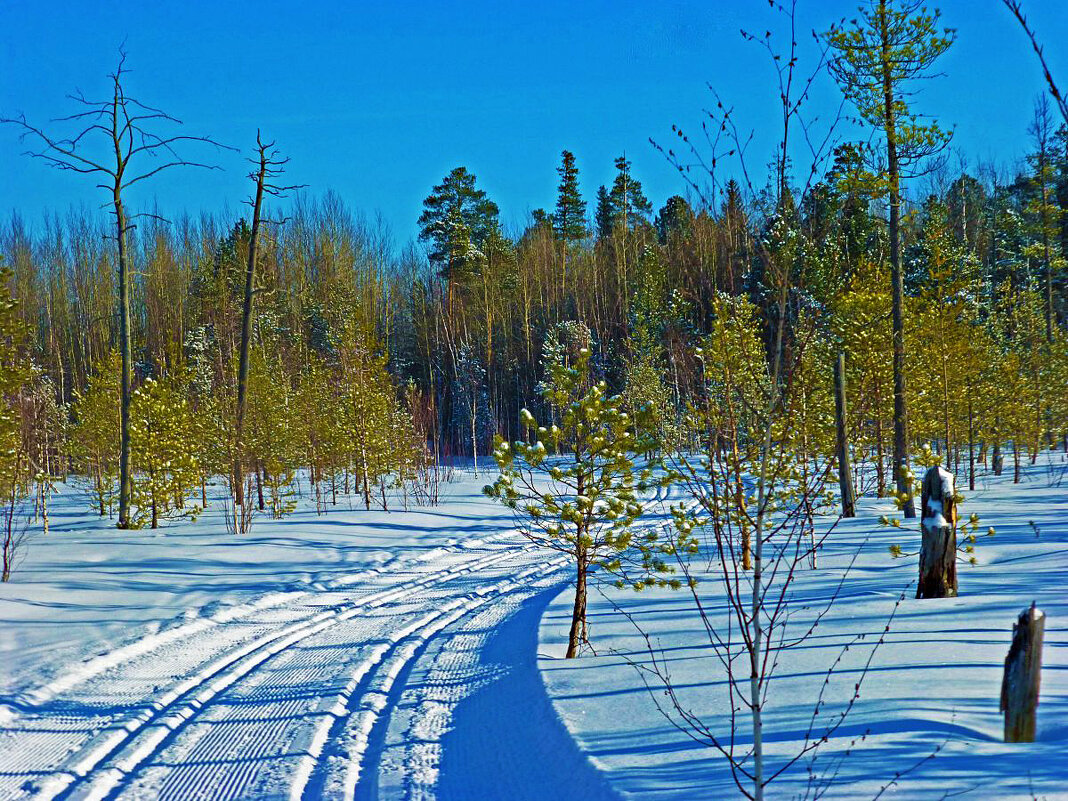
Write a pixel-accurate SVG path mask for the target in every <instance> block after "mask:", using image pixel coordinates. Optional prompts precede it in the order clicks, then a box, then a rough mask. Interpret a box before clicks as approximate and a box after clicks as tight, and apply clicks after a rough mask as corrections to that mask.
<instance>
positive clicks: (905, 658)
mask: <svg viewBox="0 0 1068 801" xmlns="http://www.w3.org/2000/svg"><path fill="white" fill-rule="evenodd" d="M1055 458H1057V459H1061V458H1062V456H1061V455H1060V454H1057V455H1056V456H1055ZM1058 464H1060V463H1058ZM1053 475H1054V474H1053V473H1052V472H1050V471H1049V469H1048V468H1047V467H1046V466H1044V465H1042V464H1040V465H1039V466H1037V467H1034V468H1031V469H1028V470H1026V471H1025V484H1024V485H1023V486H1021V487H1014V486H1013V485H1012V483H1011V476H1008V475H1007V476H1005V477H1004V478H1002V479H998V480H990V479H988V480H985V481H983V482H982V483H983V486H981V488H980V490H979V491H977V492H976V493H973V494H970V497H968V498H967V499H966V501H965V503H964V506H963V511H964V512H965V514H969V513H971V512H977V513H978V514H979V515H980V516H981V517H982V519H983V522H984V527H985V526H986V525H993V526H995V527H996V528H997V535H996V536H995V537H993V538H984V537H979V543H978V544H977V546H976V557H977V559H978V565H976V566H969V565H966V564H962V565H961V569H960V588H961V595H960V597H958V598H952V599H944V600H924V601H915V600H913V599H912V598H911V596H909V597H907V598H906V600H905V601H904V602H903V603H902V605H901V607H900V609H899V611H898V614H897V617H896V618H895V620H894V623H893V626H892V630H891V633H890V635H888V641H887V643H886V644H885V645H884V646H883V647H882V648H881V649H880V650H879V651H878V652H877V654H876V657H875V660H874V662H873V667H872V671H871V673H870V675H869V676H868V678H867V680H866V682H865V683H864V686H863V692H862V697H861V701H860V703H859V704H858V706H857V707H856V708H855V710H854V712H853V713H852V714H851V715H850V717H849V718H848V720H847V722H846V724H845V725H844V726H843V728H842V729H840V730H839V731H838V733H837V735H836V736H835V737H834V738H832V740H831V742H830V743H829V744H828V746H827V749H828V751H827V753H826V755H824V756H821V757H820V759H819V760H818V761H817V763H816V769H817V772H819V771H820V765H821V764H827V763H830V762H831V761H832V759H831V757H832V756H833V754H834V753H840V752H841V751H842V749H843V747H844V744H845V743H847V742H848V741H849V740H850V739H852V738H855V737H859V735H860V734H861V733H862V732H864V731H865V730H867V729H870V730H871V734H870V735H868V737H867V738H866V741H865V742H864V743H863V744H861V745H860V747H858V748H857V749H856V751H855V753H854V754H853V755H851V756H850V757H849V758H848V759H846V760H844V761H843V762H842V764H841V766H840V768H839V772H838V776H837V779H836V781H835V783H834V784H833V785H832V786H831V788H830V791H829V792H828V794H827V797H839V798H842V797H849V798H853V797H870V796H872V795H874V794H875V792H877V791H878V789H879V787H881V786H882V785H883V784H886V783H887V782H888V781H890V780H891V779H892V778H893V775H894V773H895V772H896V771H900V770H905V769H906V768H909V767H910V766H911V765H914V764H916V763H917V762H920V761H921V760H924V758H925V757H927V756H928V755H929V754H931V753H932V752H933V751H934V750H935V749H939V751H938V753H937V756H935V757H934V758H933V759H929V760H926V761H923V762H922V764H919V766H918V767H916V768H915V769H913V770H910V771H909V772H908V773H907V774H906V775H905V776H903V777H902V778H901V780H900V782H899V785H898V786H895V787H893V788H892V790H891V791H888V793H887V795H886V796H884V797H893V798H930V797H940V796H941V795H942V794H943V793H945V792H947V791H949V792H955V791H958V790H966V789H969V788H971V792H970V795H969V797H977V798H998V799H1001V798H1007V799H1011V798H1025V797H1026V798H1030V797H1032V794H1033V795H1037V796H1039V797H1047V798H1057V797H1062V798H1063V797H1065V795H1064V791H1063V789H1062V787H1063V785H1064V783H1065V781H1066V775H1068V768H1066V767H1065V766H1064V764H1063V759H1062V754H1063V751H1064V747H1065V741H1066V740H1068V670H1066V669H1065V666H1066V662H1068V659H1066V655H1068V654H1066V640H1068V637H1066V627H1065V625H1064V623H1063V621H1064V620H1065V619H1066V615H1068V599H1066V598H1065V597H1064V592H1063V587H1064V584H1065V581H1066V579H1068V547H1066V545H1068V542H1066V541H1068V484H1066V485H1065V486H1062V487H1051V486H1049V484H1050V478H1051V476H1053ZM492 478H493V475H492V474H490V475H487V474H483V475H481V476H478V477H475V476H473V475H471V474H470V473H469V472H461V473H460V474H459V480H458V481H456V482H454V483H450V484H447V485H445V486H444V487H443V497H444V498H445V501H444V503H443V504H442V505H440V506H437V507H433V508H423V509H412V510H411V511H399V509H400V503H399V499H394V500H393V501H391V508H394V509H395V511H392V512H389V513H386V512H380V511H371V512H367V511H364V510H363V509H362V508H361V507H360V499H358V498H354V499H352V501H351V502H350V501H349V500H348V499H343V500H342V501H341V502H340V504H339V506H338V507H336V508H334V509H332V510H331V512H330V514H328V515H326V516H323V517H320V516H317V515H316V514H315V513H314V511H313V509H311V508H309V506H310V503H309V502H305V503H302V504H301V506H300V508H299V510H298V512H297V513H295V514H294V515H292V516H291V517H289V518H287V519H285V520H280V521H276V520H271V519H269V518H268V517H261V518H258V519H257V520H256V522H255V525H254V527H253V530H252V532H251V533H250V534H249V535H245V536H237V537H235V536H230V535H226V534H225V533H222V532H223V531H224V527H223V524H222V521H221V518H220V509H219V506H220V504H219V503H218V499H216V500H215V501H213V502H212V504H211V506H210V508H209V509H208V511H207V512H206V513H205V514H204V515H203V516H202V517H201V518H200V519H199V520H198V521H197V522H196V523H195V524H194V523H189V522H176V523H172V524H169V525H168V526H167V527H166V528H164V529H161V530H160V531H158V532H151V531H137V532H121V531H117V530H115V529H114V528H113V527H112V525H111V522H110V521H107V520H104V521H101V520H99V519H98V518H96V517H95V515H93V514H92V513H90V512H89V511H87V510H86V504H85V501H84V497H83V495H82V494H81V493H80V492H79V491H77V490H76V489H74V488H64V489H65V491H64V493H63V494H62V495H60V496H59V497H57V498H55V501H54V505H53V509H52V530H51V532H50V533H49V534H48V535H47V536H38V537H36V538H35V539H34V540H33V541H32V542H31V544H30V547H29V550H28V552H27V556H26V559H25V561H24V563H23V564H22V565H21V567H20V569H19V570H17V571H16V573H15V575H14V578H13V581H12V582H10V583H8V584H6V585H0V799H9V798H10V799H15V798H25V797H33V798H55V797H62V798H188V797H191V796H193V795H196V796H197V797H214V798H263V797H271V798H284V797H289V798H301V797H303V798H319V797H329V798H364V797H379V798H385V799H392V798H412V799H431V798H442V799H479V800H480V801H481V799H494V798H508V799H510V800H511V801H526V799H535V798H537V799H545V798H560V799H570V798H581V799H583V800H584V801H602V800H603V799H618V798H636V797H640V798H642V799H645V798H650V799H684V798H685V799H691V798H730V797H736V795H737V791H736V789H735V788H734V787H733V785H732V783H731V780H730V777H729V775H728V773H727V772H726V771H725V769H724V765H723V763H722V762H721V761H720V760H719V759H717V758H716V757H715V756H714V755H713V754H712V753H711V752H710V751H709V750H708V749H706V748H703V747H701V746H699V745H697V744H695V743H693V742H692V741H691V740H689V739H688V738H687V737H686V736H685V734H683V733H682V732H679V731H678V730H677V729H674V728H673V727H672V726H671V725H670V724H669V723H668V722H667V721H666V720H665V719H664V718H663V717H662V716H661V715H660V714H659V713H658V712H657V710H656V707H655V705H654V703H653V700H654V696H652V695H650V693H649V692H648V691H647V690H646V689H645V687H644V686H643V684H642V681H641V677H640V674H639V673H638V672H637V671H636V669H635V668H634V667H633V666H632V665H631V664H629V663H628V660H631V661H641V660H642V659H645V658H646V657H647V654H646V653H645V651H644V648H643V645H642V642H641V641H640V639H639V638H638V637H637V636H636V632H635V630H634V629H633V627H632V626H631V624H630V623H629V622H628V621H627V620H626V619H625V618H622V617H621V616H620V615H618V613H616V612H615V611H613V609H612V603H611V602H615V603H618V604H620V605H621V606H623V607H624V608H625V609H627V611H629V612H631V613H632V614H633V615H634V617H635V620H636V621H637V622H638V623H639V624H640V625H642V626H643V627H646V628H648V629H649V630H650V631H651V632H652V634H653V635H654V637H655V640H654V641H655V642H656V643H658V647H660V648H661V649H663V654H664V655H665V657H666V658H667V659H668V662H667V664H668V665H669V666H670V670H671V674H672V677H673V679H674V680H675V682H676V683H677V684H678V685H679V686H680V687H681V688H682V689H681V693H682V697H683V698H684V699H685V701H686V702H687V703H688V704H692V706H693V708H694V709H695V711H697V712H699V713H700V714H701V715H702V716H704V717H705V718H706V719H707V720H708V721H709V722H711V723H712V724H713V726H715V727H717V728H718V729H720V730H722V727H723V725H724V723H725V717H724V714H723V705H722V698H723V690H724V686H723V683H722V667H721V665H720V664H719V663H718V661H716V660H715V658H710V654H709V652H708V649H707V648H704V647H702V636H701V632H700V631H699V629H698V626H699V621H698V620H697V619H696V618H695V616H694V614H693V611H692V600H691V601H689V602H688V601H687V596H686V595H685V594H684V593H683V592H674V593H673V592H671V591H668V590H646V591H644V592H643V593H641V594H636V593H634V592H633V591H631V590H625V591H617V590H614V589H611V588H608V587H601V588H600V589H599V590H597V591H593V592H592V593H591V596H590V599H589V603H590V621H591V636H592V638H593V642H594V645H595V647H596V648H597V649H598V655H597V656H593V655H585V656H583V657H582V658H581V659H579V660H564V659H562V658H561V657H562V655H563V650H564V648H565V646H566V636H567V629H568V624H569V622H570V606H571V602H572V594H571V591H570V589H569V587H568V581H569V580H570V578H571V571H570V570H569V569H567V563H566V561H565V560H566V557H560V556H559V555H557V554H555V553H548V552H546V551H542V550H539V549H537V548H534V547H532V546H530V544H529V543H527V542H526V541H525V540H524V539H522V538H521V537H520V536H519V535H518V534H516V533H515V531H514V521H513V520H512V517H511V512H510V511H509V510H507V509H505V508H503V507H502V506H501V505H499V504H497V503H495V502H493V501H492V500H490V499H487V498H485V497H483V496H482V495H481V493H480V490H481V487H482V485H483V484H484V483H486V481H489V480H492ZM679 499H680V496H679V495H678V494H677V493H676V495H674V496H670V497H668V498H665V499H661V500H662V501H665V502H666V501H677V500H679ZM350 503H352V504H354V505H355V506H354V507H350ZM650 508H652V509H653V510H656V514H657V515H659V516H660V517H661V518H662V517H663V516H664V515H665V514H666V506H665V504H664V503H660V504H659V505H658V504H657V503H652V504H650ZM888 513H889V514H892V510H891V507H890V504H889V503H888V502H877V501H873V500H871V499H862V500H861V502H860V505H859V516H858V518H856V519H855V520H851V521H844V522H843V523H842V524H840V525H839V527H838V528H837V529H836V530H835V532H834V533H833V535H832V536H831V538H830V539H829V541H828V545H827V548H826V550H825V552H824V553H823V554H821V559H820V569H819V570H816V571H812V570H807V569H806V570H805V571H804V572H803V573H802V574H801V575H800V576H799V580H798V584H797V588H796V593H797V597H796V601H797V604H798V608H797V611H796V615H797V620H798V622H801V621H803V620H804V618H805V615H806V614H809V612H807V611H806V610H804V609H802V608H801V607H804V606H806V605H808V606H813V605H814V604H815V602H817V601H819V600H820V599H825V598H827V597H828V596H829V595H830V594H831V593H833V592H834V588H835V586H836V583H837V580H838V578H839V577H840V575H841V566H842V564H843V563H844V561H845V560H846V559H847V558H848V557H849V556H851V555H852V554H853V553H854V552H855V551H856V550H857V549H858V548H860V549H861V556H860V558H859V559H858V561H857V564H856V566H855V567H854V569H853V571H852V573H851V575H850V577H849V578H848V579H847V581H846V583H845V585H844V589H843V591H842V594H841V597H840V598H839V600H838V602H837V603H836V604H835V605H834V607H833V610H832V612H831V614H830V615H829V616H828V617H827V618H825V619H824V621H823V622H822V623H821V625H820V627H819V629H818V632H819V633H818V636H815V637H813V638H812V639H811V641H810V642H808V643H805V645H804V647H802V648H799V649H796V650H793V651H790V652H788V654H786V655H785V656H784V657H783V662H782V666H781V668H780V670H779V678H777V679H776V680H775V681H774V682H773V684H772V686H771V689H770V701H769V719H768V723H767V730H766V734H767V744H768V749H769V751H770V753H771V759H772V761H774V760H775V759H781V758H782V755H784V754H786V753H788V752H789V751H790V750H791V749H792V748H794V747H795V746H796V745H797V743H798V741H799V738H800V736H801V734H800V732H802V731H803V725H804V723H805V722H806V718H805V714H806V713H809V714H810V713H811V705H812V700H813V698H814V693H815V692H816V691H817V690H818V687H819V685H820V683H821V682H822V680H823V675H824V673H825V672H826V668H827V663H828V661H829V659H831V658H832V655H833V654H836V653H837V646H838V645H840V644H841V643H843V642H845V641H846V640H848V639H850V638H851V637H852V636H853V635H855V634H857V633H859V632H870V633H872V634H875V633H877V632H878V631H880V630H881V627H882V626H883V625H884V622H885V620H886V618H887V616H888V614H889V611H890V609H891V608H892V606H893V604H894V602H895V601H896V600H897V598H898V597H899V595H900V594H901V592H902V591H903V590H905V588H906V585H907V584H908V582H909V581H910V580H912V579H914V578H915V575H914V574H915V572H916V564H915V562H916V560H915V557H912V558H910V559H896V560H895V559H892V558H891V557H890V555H889V553H888V551H887V549H888V546H889V545H890V544H900V545H902V546H903V549H904V551H905V552H911V551H914V550H915V548H916V546H917V545H918V542H919V532H918V526H917V527H916V528H917V531H914V532H912V531H906V530H900V529H890V528H886V527H881V526H879V525H878V523H877V522H876V521H877V519H878V517H879V515H881V514H888ZM653 522H654V523H656V522H659V519H656V520H654V521H653ZM1036 532H1037V535H1036ZM910 538H911V539H910ZM713 591H714V586H713V584H712V583H709V584H708V585H707V587H705V586H703V587H702V592H709V593H711V592H713ZM1032 601H1035V602H1036V603H1037V604H1038V605H1039V606H1041V607H1042V609H1044V610H1045V613H1046V614H1047V615H1048V618H1047V625H1046V635H1045V636H1046V641H1045V653H1044V669H1043V679H1042V681H1043V683H1042V695H1041V706H1040V707H1039V727H1038V742H1036V743H1035V744H1033V745H1031V746H1019V745H1016V746H1006V745H1004V744H1003V743H1001V717H1000V715H999V714H998V710H997V705H998V693H999V690H1000V682H1001V666H1002V660H1003V659H1004V656H1005V653H1006V652H1007V650H1008V645H1009V638H1010V637H1011V632H1012V624H1013V622H1014V621H1015V620H1016V617H1017V615H1018V614H1019V613H1020V611H1021V610H1022V609H1024V608H1025V607H1027V606H1029V605H1030V603H1031V602H1032ZM710 606H711V607H712V608H713V609H715V608H716V607H715V604H714V603H713V604H710ZM869 651H870V649H869V648H868V647H867V646H865V645H859V646H857V647H855V648H854V649H853V650H851V652H850V655H849V656H848V657H847V659H846V661H845V662H844V663H843V665H842V667H841V669H840V670H839V671H838V673H837V675H838V676H839V679H838V680H836V681H834V682H833V683H832V686H833V688H834V693H837V696H836V698H834V699H832V701H835V700H841V697H842V693H845V694H846V695H848V693H849V692H850V691H851V688H852V683H853V682H854V681H855V678H856V673H855V670H856V666H857V665H856V661H857V660H858V659H862V658H866V656H867V654H868V653H869ZM834 693H832V694H834ZM834 708H835V707H834V704H833V703H832V704H831V705H830V707H829V709H830V710H831V711H833V709H834ZM744 736H745V734H744V727H743V729H742V731H741V737H742V740H744ZM742 740H740V742H741V741H742ZM804 780H805V773H804V767H803V765H798V766H795V768H794V769H792V770H790V771H787V772H786V773H785V774H784V775H783V776H782V777H781V778H780V779H779V780H778V781H777V783H776V784H775V785H772V788H771V793H770V797H789V796H791V795H797V794H800V793H801V792H803V790H804Z"/></svg>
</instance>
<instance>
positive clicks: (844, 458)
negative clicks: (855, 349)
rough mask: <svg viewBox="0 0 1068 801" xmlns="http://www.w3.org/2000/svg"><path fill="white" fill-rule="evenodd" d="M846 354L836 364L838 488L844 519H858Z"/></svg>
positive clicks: (840, 355)
mask: <svg viewBox="0 0 1068 801" xmlns="http://www.w3.org/2000/svg"><path fill="white" fill-rule="evenodd" d="M846 411H847V410H846V379H845V354H844V353H839V354H838V360H837V361H836V362H835V363H834V421H835V430H836V431H837V440H838V442H837V444H838V487H839V489H840V490H841V494H842V517H856V514H857V513H856V501H855V496H854V493H853V472H852V468H851V466H850V464H849V439H848V438H847V437H846Z"/></svg>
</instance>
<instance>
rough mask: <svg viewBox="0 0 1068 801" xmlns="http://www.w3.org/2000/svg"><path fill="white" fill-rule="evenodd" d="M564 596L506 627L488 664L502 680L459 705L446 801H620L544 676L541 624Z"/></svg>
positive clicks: (443, 779) (445, 776)
mask: <svg viewBox="0 0 1068 801" xmlns="http://www.w3.org/2000/svg"><path fill="white" fill-rule="evenodd" d="M556 592H557V590H550V591H547V592H544V593H541V594H540V595H537V596H535V597H533V598H531V599H530V600H528V601H527V602H526V603H524V604H523V605H522V606H521V607H520V608H519V611H518V612H516V613H515V614H514V615H512V617H510V618H509V619H508V620H507V621H505V623H504V624H503V625H501V626H499V627H498V628H497V630H496V632H495V633H494V634H493V635H492V637H491V638H490V639H489V641H488V642H487V643H486V646H485V648H483V650H482V654H481V661H480V666H483V667H485V668H486V673H487V674H489V675H492V674H493V673H496V677H495V678H493V679H492V680H490V681H488V682H487V683H486V684H485V685H483V686H482V687H480V688H479V689H478V690H476V691H475V692H474V693H473V694H472V695H470V696H468V697H467V698H465V699H464V700H463V701H461V702H460V704H459V705H458V706H457V707H456V710H455V714H454V717H453V728H452V729H451V730H450V731H449V733H448V734H447V735H445V737H444V738H443V741H442V752H443V753H442V762H441V773H440V775H439V781H438V797H439V798H440V799H442V801H497V800H499V801H505V799H507V801H545V800H546V799H553V800H554V801H570V799H576V800H578V799H581V801H619V796H618V795H617V794H616V793H615V792H614V791H613V790H612V788H611V787H610V786H609V785H608V782H607V781H605V778H604V776H603V775H601V773H600V772H599V771H598V770H597V769H596V768H595V767H594V766H593V765H592V764H591V763H590V762H589V760H588V759H586V757H585V755H584V754H583V753H582V751H580V750H579V748H578V746H577V745H576V744H575V741H574V740H573V739H572V737H571V735H570V734H569V733H568V731H567V729H566V728H565V727H564V725H563V723H561V721H560V719H559V718H558V717H557V715H556V712H555V711H554V710H553V707H552V702H551V701H550V700H549V697H548V696H547V695H546V692H545V685H544V684H543V683H542V680H541V676H540V674H539V673H538V664H537V650H538V625H539V622H540V620H541V616H542V613H543V612H544V611H545V608H546V607H547V606H548V605H549V602H550V601H551V600H552V599H553V597H554V596H555V594H556Z"/></svg>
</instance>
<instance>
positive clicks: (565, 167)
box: [553, 150, 586, 243]
mask: <svg viewBox="0 0 1068 801" xmlns="http://www.w3.org/2000/svg"><path fill="white" fill-rule="evenodd" d="M556 172H557V174H558V175H559V176H560V184H559V186H558V187H557V190H556V213H555V214H554V215H553V228H554V230H555V232H556V236H557V238H558V239H560V240H562V241H564V242H566V243H570V242H577V241H579V240H581V239H585V237H586V201H584V200H583V199H582V194H581V193H580V192H579V185H578V174H579V171H578V167H577V166H575V155H574V154H573V153H571V152H570V151H568V150H565V151H563V153H561V162H560V166H559V167H557V168H556Z"/></svg>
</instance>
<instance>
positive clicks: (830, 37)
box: [825, 0, 954, 517]
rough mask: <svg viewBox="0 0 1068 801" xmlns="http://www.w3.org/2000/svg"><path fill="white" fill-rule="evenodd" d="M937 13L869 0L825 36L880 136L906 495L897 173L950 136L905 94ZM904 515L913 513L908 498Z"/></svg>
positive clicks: (932, 45)
mask: <svg viewBox="0 0 1068 801" xmlns="http://www.w3.org/2000/svg"><path fill="white" fill-rule="evenodd" d="M938 19H939V12H938V11H937V10H936V11H934V12H928V11H927V10H926V8H924V7H923V6H922V5H921V2H919V0H868V4H867V5H866V6H862V7H861V8H860V9H859V10H858V16H857V18H856V19H854V20H853V21H852V22H851V23H850V26H849V27H848V28H838V27H835V28H832V29H831V30H830V31H829V32H828V33H827V34H826V36H825V38H826V41H827V43H828V45H829V46H830V47H831V49H832V51H833V52H834V57H833V58H832V60H831V61H830V67H831V72H832V74H833V75H834V77H835V78H836V80H837V81H838V84H839V86H840V87H841V88H842V91H843V93H844V94H845V96H846V97H847V98H848V99H849V100H850V101H851V102H852V103H853V105H854V106H856V108H857V111H858V112H860V115H861V117H863V118H864V120H865V121H866V122H867V123H868V124H869V125H871V126H872V127H873V128H875V129H876V130H878V131H880V132H881V133H882V135H883V137H884V138H885V140H886V162H887V172H886V175H887V198H888V201H889V206H890V219H889V234H890V273H891V276H890V280H891V288H892V295H891V299H892V304H891V306H892V310H891V311H892V317H893V329H894V337H893V345H894V470H895V474H896V475H897V481H898V493H899V494H901V495H908V494H910V492H911V487H910V486H909V485H908V481H907V480H906V479H905V476H904V472H905V470H907V469H908V464H909V460H908V442H909V440H908V412H907V408H906V401H905V318H904V314H905V309H904V307H905V300H904V286H903V279H902V271H901V238H900V214H901V178H902V175H903V174H907V169H908V167H909V166H910V165H913V164H916V163H917V162H919V161H921V160H922V159H924V158H926V157H929V156H931V155H933V154H935V153H937V152H939V151H941V150H942V149H943V148H945V147H946V145H947V144H948V143H949V139H950V135H949V134H947V133H946V132H944V131H943V130H942V129H941V128H939V126H938V124H937V123H934V122H929V123H925V122H922V121H920V119H919V118H918V117H917V115H916V114H915V113H913V112H911V111H910V110H909V107H908V104H907V102H906V99H907V97H908V93H907V85H908V83H909V82H910V81H914V80H915V79H918V78H922V77H924V76H925V73H929V72H930V69H931V67H932V66H933V64H934V62H935V61H936V60H937V59H938V58H939V57H940V56H941V55H942V54H943V53H945V52H946V51H947V50H948V49H949V47H950V45H952V44H953V40H954V32H953V31H952V30H951V29H949V28H943V29H941V30H939V28H938ZM904 512H905V516H906V517H915V516H916V510H915V507H914V505H913V504H912V502H911V501H909V502H908V503H907V504H906V505H905V507H904Z"/></svg>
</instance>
